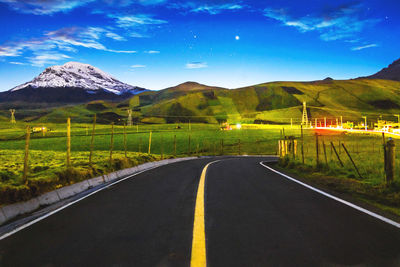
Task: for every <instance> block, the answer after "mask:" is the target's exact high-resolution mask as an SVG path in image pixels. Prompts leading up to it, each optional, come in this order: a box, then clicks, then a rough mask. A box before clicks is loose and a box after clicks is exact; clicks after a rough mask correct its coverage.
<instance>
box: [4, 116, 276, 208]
mask: <svg viewBox="0 0 400 267" xmlns="http://www.w3.org/2000/svg"><path fill="white" fill-rule="evenodd" d="M35 125H36V126H37V123H36V124H32V123H30V126H35ZM7 126H8V127H11V128H8V127H7ZM38 126H45V127H47V128H49V129H51V131H50V132H47V133H45V134H44V135H43V133H41V132H39V133H33V134H32V135H31V140H30V146H29V148H30V153H29V173H28V185H24V184H23V181H22V173H23V162H24V148H25V129H26V124H23V123H17V124H15V125H11V124H8V123H5V124H2V126H1V128H0V140H1V141H0V160H1V162H2V164H1V165H0V194H1V195H2V197H0V203H10V202H14V201H18V200H24V199H27V198H29V196H33V195H35V194H39V192H45V191H48V190H51V189H54V188H57V187H59V186H63V185H66V184H70V183H74V182H77V181H81V180H82V179H86V178H89V177H93V176H96V175H100V174H103V173H107V172H110V171H112V170H117V169H121V168H126V167H130V166H135V165H137V164H139V163H143V162H146V161H149V160H158V159H162V158H166V157H175V156H177V157H183V156H193V155H196V156H201V155H203V156H206V155H222V154H223V155H238V154H241V155H251V154H264V155H265V154H275V153H276V148H277V145H276V144H277V140H278V139H279V137H280V128H279V127H274V126H270V127H265V126H264V128H263V129H261V128H259V129H246V128H245V127H244V128H243V129H242V130H231V131H222V130H221V129H220V126H219V125H218V124H193V123H191V124H190V125H189V124H188V123H186V124H182V123H181V124H179V125H178V124H154V125H139V126H138V127H136V126H132V127H126V132H127V134H126V141H127V142H126V143H127V146H126V148H127V158H125V153H124V152H125V147H124V136H125V135H124V127H123V126H120V125H115V126H114V143H113V166H112V168H111V167H110V163H109V162H110V161H109V155H110V147H111V136H112V135H111V126H110V125H101V124H98V125H96V131H95V138H94V147H93V150H94V151H93V155H94V158H93V162H94V164H93V166H91V167H90V166H89V150H90V143H91V132H92V125H91V124H82V123H72V125H71V156H72V159H71V160H72V170H73V171H72V172H70V170H67V166H66V149H67V137H66V124H55V123H52V124H39V125H38ZM177 126H179V127H177ZM150 132H151V147H150V154H149V153H148V152H149V141H150Z"/></svg>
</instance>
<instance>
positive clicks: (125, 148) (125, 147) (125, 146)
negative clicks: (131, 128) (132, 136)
mask: <svg viewBox="0 0 400 267" xmlns="http://www.w3.org/2000/svg"><path fill="white" fill-rule="evenodd" d="M124 150H125V158H128V155H127V145H126V124H125V123H124Z"/></svg>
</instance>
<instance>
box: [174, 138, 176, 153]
mask: <svg viewBox="0 0 400 267" xmlns="http://www.w3.org/2000/svg"><path fill="white" fill-rule="evenodd" d="M174 157H176V134H175V135H174Z"/></svg>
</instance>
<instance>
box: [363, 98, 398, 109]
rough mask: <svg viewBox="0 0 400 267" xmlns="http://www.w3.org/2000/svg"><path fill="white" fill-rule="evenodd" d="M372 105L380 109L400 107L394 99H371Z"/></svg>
mask: <svg viewBox="0 0 400 267" xmlns="http://www.w3.org/2000/svg"><path fill="white" fill-rule="evenodd" d="M368 104H370V105H371V106H373V107H374V108H379V109H400V106H399V105H398V104H396V103H394V102H393V101H392V100H389V99H387V100H375V101H370V102H368Z"/></svg>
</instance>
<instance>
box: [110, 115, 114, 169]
mask: <svg viewBox="0 0 400 267" xmlns="http://www.w3.org/2000/svg"><path fill="white" fill-rule="evenodd" d="M113 150H114V122H112V123H111V140H110V169H112V160H113Z"/></svg>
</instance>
